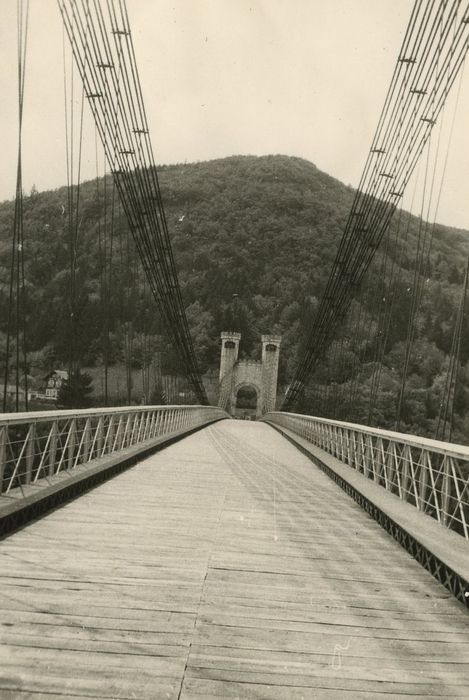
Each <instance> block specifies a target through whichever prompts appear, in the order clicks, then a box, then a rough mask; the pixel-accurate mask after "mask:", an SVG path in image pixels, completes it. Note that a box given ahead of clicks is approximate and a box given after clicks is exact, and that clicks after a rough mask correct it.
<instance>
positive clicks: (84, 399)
mask: <svg viewBox="0 0 469 700" xmlns="http://www.w3.org/2000/svg"><path fill="white" fill-rule="evenodd" d="M92 381H93V380H92V377H91V376H90V375H89V374H87V373H86V372H83V373H82V372H80V370H76V371H75V372H72V374H71V375H70V377H69V378H68V379H66V380H65V381H64V382H63V383H62V386H61V387H60V389H59V395H58V397H57V406H58V407H59V408H87V407H88V406H89V405H90V403H91V402H90V399H89V394H91V393H92V391H93V387H92V385H91V382H92Z"/></svg>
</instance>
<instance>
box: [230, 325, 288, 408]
mask: <svg viewBox="0 0 469 700" xmlns="http://www.w3.org/2000/svg"><path fill="white" fill-rule="evenodd" d="M240 340H241V334H240V333H234V332H223V333H222V334H221V357H220V395H219V401H218V405H219V406H221V407H222V408H224V409H225V410H226V411H228V413H231V415H233V416H239V417H244V418H246V417H251V416H262V415H263V414H264V413H267V412H268V411H273V410H274V409H275V399H276V396H277V375H278V358H279V351H280V343H281V340H282V339H281V337H280V336H278V335H263V336H261V341H262V359H261V360H238V353H239V342H240Z"/></svg>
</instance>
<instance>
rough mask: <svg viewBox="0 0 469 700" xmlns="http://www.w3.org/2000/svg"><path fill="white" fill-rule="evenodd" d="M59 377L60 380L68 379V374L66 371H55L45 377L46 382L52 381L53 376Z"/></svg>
mask: <svg viewBox="0 0 469 700" xmlns="http://www.w3.org/2000/svg"><path fill="white" fill-rule="evenodd" d="M54 375H55V376H56V377H59V378H60V379H68V372H67V370H66V369H53V370H52V372H49V373H48V374H46V376H45V377H44V380H47V379H50V378H51V377H53V376H54Z"/></svg>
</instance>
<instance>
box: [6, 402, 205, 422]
mask: <svg viewBox="0 0 469 700" xmlns="http://www.w3.org/2000/svg"><path fill="white" fill-rule="evenodd" d="M175 408H177V409H181V408H190V409H196V408H208V409H210V408H215V407H214V406H203V405H202V404H171V405H167V404H163V405H158V404H155V405H152V404H149V405H146V404H145V405H138V406H112V407H110V406H108V407H106V408H75V409H72V410H55V411H54V410H50V411H49V410H47V411H29V412H24V413H0V427H1V426H4V425H14V424H15V423H18V424H20V423H38V422H41V421H43V420H44V421H49V420H55V419H63V418H88V417H92V416H102V415H122V414H123V413H138V412H140V411H154V410H156V409H158V410H164V411H167V410H172V409H175Z"/></svg>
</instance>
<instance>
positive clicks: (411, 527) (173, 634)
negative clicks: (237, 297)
mask: <svg viewBox="0 0 469 700" xmlns="http://www.w3.org/2000/svg"><path fill="white" fill-rule="evenodd" d="M58 6H59V10H60V14H61V17H62V20H63V25H64V54H65V40H67V41H68V42H69V47H70V51H71V58H72V60H73V65H71V66H70V70H71V71H75V73H76V77H75V82H77V79H78V78H79V80H80V83H79V84H80V85H81V86H82V87H81V93H80V99H79V115H81V118H83V113H84V111H85V108H86V109H89V113H90V114H91V115H92V119H93V121H94V124H95V128H96V137H97V140H98V139H99V140H100V142H101V146H102V149H103V154H104V155H105V157H106V161H107V163H108V167H109V170H110V177H111V178H112V179H111V180H110V183H111V186H110V190H109V192H110V193H111V195H110V197H109V196H107V194H106V181H105V180H104V187H103V191H101V194H100V196H101V198H102V202H103V203H104V206H105V208H106V207H107V208H108V209H109V212H108V214H109V216H108V218H107V220H106V221H105V226H104V230H103V231H101V230H100V231H99V232H98V233H99V242H100V246H99V251H100V255H101V253H102V265H101V277H100V298H101V301H102V307H103V309H104V312H105V313H104V316H103V318H107V321H106V323H103V326H102V328H101V332H102V338H101V339H102V342H103V348H104V350H103V356H104V359H105V361H104V365H103V366H104V376H105V381H104V386H105V387H107V381H108V372H109V366H110V363H111V358H110V337H111V335H112V331H113V328H112V324H111V322H110V320H109V319H110V308H111V307H110V298H111V297H112V295H113V290H114V291H115V287H113V269H114V268H113V260H112V258H111V252H112V251H114V253H115V250H114V249H115V247H116V246H117V238H113V237H112V235H113V232H114V234H115V236H117V233H116V230H117V229H114V228H113V227H114V225H115V223H116V221H117V220H119V217H120V215H121V214H122V218H125V221H126V226H127V229H128V230H127V233H126V238H125V240H124V244H123V246H122V248H121V250H120V252H121V253H122V260H121V262H122V261H123V260H125V251H127V252H128V253H129V255H128V256H127V262H128V263H129V261H130V251H131V250H133V251H134V253H135V258H134V260H135V261H136V264H137V262H138V265H139V266H140V272H141V284H142V289H144V292H145V295H146V296H145V299H146V300H147V302H148V303H150V301H149V300H150V297H151V300H152V302H151V303H152V304H153V305H154V308H155V313H156V312H157V313H158V314H159V318H160V322H161V335H162V336H164V337H165V338H166V339H167V341H168V342H169V343H170V344H171V348H172V350H173V351H174V353H176V354H177V372H178V374H179V379H178V381H177V382H174V383H173V385H172V386H174V387H176V388H175V390H174V391H173V392H172V393H171V392H170V390H169V388H166V389H165V387H169V386H170V385H169V384H166V385H164V386H163V381H162V377H161V374H160V375H158V376H156V379H155V382H156V383H158V386H159V389H160V390H161V401H160V402H158V404H157V405H153V404H150V403H144V404H140V405H131V404H132V401H131V392H130V389H131V386H130V385H131V381H130V380H131V377H130V376H129V378H128V389H129V392H128V399H129V400H128V404H129V405H126V406H115V407H114V406H109V405H107V404H108V403H109V401H108V396H107V388H106V390H105V401H104V404H105V405H104V406H102V407H94V408H91V407H89V406H88V407H78V406H79V403H80V397H81V398H83V395H82V394H83V387H84V384H83V375H82V368H81V362H82V358H81V357H80V352H79V350H80V325H79V323H78V318H79V314H80V299H81V297H80V284H79V281H80V275H81V274H82V270H81V268H80V264H79V233H80V226H81V209H80V207H81V200H80V197H81V196H82V190H83V184H82V183H81V182H80V165H79V158H80V153H81V149H82V140H81V139H82V133H83V128H82V127H83V124H82V123H81V124H80V121H79V119H80V117H79V118H78V122H77V121H76V119H75V117H76V115H75V117H74V114H73V108H72V103H73V101H74V98H73V97H72V95H71V91H72V83H73V81H72V82H70V79H67V73H66V72H64V89H65V95H66V98H67V97H68V98H70V97H72V100H71V102H70V106H69V107H67V108H66V123H67V175H68V187H67V192H68V200H67V207H66V212H65V219H66V221H65V226H64V228H65V231H66V234H67V240H68V245H69V250H68V252H69V259H70V269H69V276H68V280H67V281H68V329H67V337H68V352H69V357H68V360H69V362H68V375H67V380H66V382H65V386H64V389H63V390H62V391H61V393H60V401H61V402H62V404H63V405H64V407H63V408H61V409H60V410H59V409H53V410H35V409H34V406H33V405H32V404H31V403H30V402H29V401H30V399H29V396H30V392H29V389H28V381H29V375H28V342H27V328H28V323H27V314H28V304H27V287H28V279H27V269H28V268H27V264H25V263H27V260H25V256H26V255H27V251H28V247H27V245H26V244H27V240H26V233H25V228H24V222H23V209H24V207H23V184H22V148H21V146H22V117H23V101H24V76H25V65H26V47H27V32H28V3H27V2H24V1H23V2H19V3H18V107H19V117H20V118H19V148H18V164H17V170H16V172H17V182H16V198H15V207H14V217H13V225H12V243H11V267H10V283H9V287H8V301H9V316H8V319H7V326H6V330H7V332H6V338H7V341H6V347H5V353H4V355H5V357H4V367H3V370H4V377H5V378H4V409H6V408H7V407H8V406H10V404H9V400H11V397H10V399H9V392H10V393H12V392H13V408H14V409H15V410H13V411H11V412H6V410H5V412H4V413H3V414H2V415H1V416H0V532H1V534H2V536H3V539H2V541H1V543H0V562H1V565H0V580H1V584H2V587H1V590H2V595H1V597H0V611H1V612H0V696H1V697H2V698H6V699H9V698H42V697H43V698H49V697H58V698H85V697H87V698H125V699H128V700H130V699H132V698H148V699H154V698H181V700H184V699H189V698H266V699H268V698H276V699H279V698H293V699H296V700H300V699H301V700H306V699H307V698H323V697H324V698H342V697H351V698H352V697H353V698H355V697H357V698H358V697H360V698H362V697H363V698H368V697H373V698H374V697H378V696H380V695H387V696H389V697H393V698H401V697H402V698H404V697H408V696H413V697H420V698H426V697H443V696H444V697H461V698H462V697H468V695H469V654H468V651H467V650H468V641H469V632H468V625H467V623H468V619H469V618H468V616H467V607H468V606H469V549H468V540H469V447H467V446H465V445H462V444H458V443H457V442H454V441H453V438H454V435H455V431H456V434H459V433H457V431H458V430H460V424H459V423H458V419H457V415H456V413H457V411H456V407H457V397H458V388H459V386H460V384H461V382H462V373H463V356H462V344H463V338H464V332H465V325H464V324H465V315H466V309H465V302H466V293H467V280H468V269H469V265H466V267H465V272H464V271H463V274H462V276H461V279H460V280H459V287H458V289H457V291H455V293H454V295H453V296H454V298H453V308H452V310H451V314H450V315H451V324H452V325H451V324H449V326H448V327H449V331H448V333H449V335H450V341H449V343H448V348H449V349H448V354H447V358H446V364H445V374H444V380H443V381H442V382H441V386H440V394H439V396H440V402H439V407H438V410H437V411H436V412H435V416H434V418H433V422H432V429H433V434H432V435H431V436H429V435H427V436H425V437H422V436H419V435H416V434H413V433H412V431H410V430H407V432H403V431H402V429H403V427H407V424H406V400H407V397H408V394H409V391H410V390H411V388H412V387H411V386H410V385H411V384H412V377H411V372H410V366H411V361H412V357H413V353H414V351H415V343H416V340H417V339H418V334H419V327H420V326H419V324H420V320H421V319H420V316H421V312H422V303H423V301H422V300H423V298H424V296H425V285H426V282H425V280H426V279H427V275H430V274H431V273H430V272H429V261H430V251H431V245H432V240H433V238H434V237H435V236H437V235H438V233H437V229H436V223H435V222H436V216H437V207H436V209H431V208H430V201H433V200H435V199H436V200H438V201H439V198H440V195H441V190H439V189H438V186H437V179H438V172H439V171H438V165H437V163H440V166H441V160H442V159H443V168H442V172H440V176H441V178H442V179H444V172H445V167H446V160H447V154H445V153H444V149H443V141H444V132H443V129H442V128H440V127H441V122H442V120H443V118H444V116H445V110H447V109H448V103H449V101H450V99H451V96H452V95H453V98H454V96H455V98H454V110H455V111H454V114H456V107H457V103H458V99H457V98H458V95H459V91H460V89H461V85H462V79H463V75H464V72H463V71H464V61H465V56H466V53H467V48H468V38H469V37H468V31H469V30H468V26H469V8H468V6H467V3H463V2H461V1H460V0H454V1H452V0H447V1H446V0H445V1H442V2H432V1H431V0H428V1H427V2H425V1H423V0H417V1H416V2H415V5H414V7H413V9H412V12H411V17H410V20H409V24H408V27H407V30H406V32H405V35H404V39H403V43H402V46H401V48H400V51H399V55H398V56H397V60H396V66H395V71H394V74H393V76H392V80H391V84H390V87H389V90H388V93H387V96H386V99H385V104H384V107H383V111H382V113H381V117H380V119H379V123H378V127H377V129H376V132H375V135H374V137H373V140H372V144H371V147H370V151H369V154H368V156H367V160H366V163H365V168H364V171H363V176H362V179H361V181H360V185H359V187H358V189H357V191H356V193H355V195H354V199H353V204H352V207H351V210H350V214H349V217H348V219H347V222H346V224H345V228H344V232H343V236H342V238H341V240H340V243H339V246H338V250H337V254H336V257H335V260H334V263H333V267H332V270H331V272H330V276H329V279H328V282H327V285H326V287H325V289H324V293H323V296H322V299H321V301H320V302H319V305H318V308H317V310H316V313H315V316H314V318H313V319H312V320H311V322H310V323H309V322H305V323H306V326H307V327H305V328H304V329H303V336H304V338H303V342H302V344H301V346H300V348H301V350H300V351H299V356H298V357H299V359H298V362H297V364H296V367H295V371H294V373H293V375H292V376H291V377H290V380H289V382H288V386H287V387H286V391H285V392H284V397H283V399H280V400H278V398H277V396H276V395H277V379H278V368H279V356H280V353H281V347H282V342H283V341H282V338H281V337H280V336H279V335H277V334H274V333H272V334H265V335H262V337H261V339H260V340H261V345H262V358H261V360H253V359H251V358H249V359H246V358H243V357H241V356H240V355H239V351H240V343H241V342H242V336H241V333H239V332H238V330H237V329H235V328H232V329H220V330H221V358H220V373H219V383H218V390H217V396H216V400H214V401H212V405H211V403H210V401H209V394H210V392H208V391H207V387H206V386H205V384H204V378H203V376H202V372H201V371H200V367H199V363H198V360H197V356H196V352H195V349H194V344H193V340H192V337H191V333H190V326H189V322H188V319H187V315H186V309H185V305H184V295H183V292H182V290H181V286H180V280H179V278H178V275H177V267H176V261H175V257H174V254H173V250H172V245H171V235H170V228H169V225H168V222H167V217H166V215H165V209H164V202H163V197H162V194H161V188H160V184H159V179H158V174H157V169H156V166H155V160H154V156H153V151H152V145H151V140H150V134H149V129H148V121H147V117H146V112H145V106H144V99H143V94H142V89H141V86H140V81H139V77H138V69H137V62H136V56H135V50H134V44H133V38H132V32H131V27H130V23H129V18H128V14H127V10H126V7H125V2H123V1H122V0H108V2H106V3H104V2H102V3H100V2H94V1H93V2H91V0H79V1H76V0H59V1H58ZM75 89H76V86H75ZM455 91H456V92H455ZM75 97H76V95H75ZM67 104H68V102H67V99H66V105H67ZM454 118H455V117H454V115H453V114H451V115H450V119H449V124H450V129H449V131H450V132H451V131H452V124H453V123H454ZM446 122H447V123H448V116H447V114H446ZM438 128H440V131H439V132H438V136H435V134H436V133H437V131H436V130H437V129H438ZM450 135H451V133H450ZM77 138H78V142H77V140H76V139H77ZM77 143H78V149H77ZM77 159H78V160H77ZM422 163H423V165H422ZM419 169H420V174H419V177H420V178H421V181H420V185H418V184H414V183H415V180H414V179H415V178H416V177H417V175H418V172H417V171H418V170H419ZM440 170H441V169H440ZM413 178H414V179H413ZM409 183H410V186H411V189H412V187H413V191H414V194H413V196H414V197H417V198H418V197H420V198H421V204H420V217H419V218H418V223H417V228H416V231H415V236H414V238H415V243H416V247H417V252H416V257H415V265H414V268H413V274H414V282H413V285H412V296H411V299H410V303H409V308H408V318H407V343H406V345H405V346H404V348H403V353H402V368H401V373H400V383H399V390H398V391H397V393H396V396H395V403H394V404H393V405H394V408H395V413H394V414H393V422H392V425H390V422H389V420H388V421H387V422H386V421H385V420H384V418H385V416H384V413H383V412H382V411H380V406H381V404H380V397H381V395H382V394H383V392H385V391H386V390H388V391H389V389H386V386H385V381H384V378H383V373H384V372H385V369H383V367H384V362H383V358H384V355H385V352H386V348H387V344H388V343H389V337H390V335H389V334H390V328H391V326H392V313H393V302H394V300H395V298H396V296H397V294H398V289H399V283H400V280H399V275H398V274H397V272H396V269H395V262H394V259H393V258H392V257H391V256H390V255H389V250H390V248H391V247H392V243H393V240H394V237H395V239H396V241H397V240H402V237H404V239H405V240H406V242H407V237H408V233H409V216H408V215H407V213H406V212H405V210H404V206H403V199H404V196H405V192H406V191H408V190H409ZM80 193H81V194H80ZM108 194H109V193H108ZM106 197H107V198H106ZM111 212H112V213H111ZM396 222H397V223H396ZM393 226H394V228H392V227H393ZM106 251H107V253H106ZM468 260H469V258H468ZM129 266H130V264H129ZM124 267H125V264H124ZM136 277H137V276H136ZM136 277H135V278H134V281H135V279H136ZM428 279H429V278H428ZM130 287H131V284H129V288H130ZM127 291H128V294H127V297H126V298H127V302H129V299H130V292H129V290H127ZM361 295H365V296H367V297H369V298H370V299H371V300H372V302H373V304H372V307H373V310H374V314H375V315H374V317H373V332H374V340H373V342H372V343H368V345H366V347H365V345H364V344H363V343H362V346H363V347H361V348H359V350H358V351H357V352H356V353H351V351H350V348H351V346H352V341H353V338H354V334H355V336H357V338H358V336H359V329H360V328H361V327H362V326H363V325H366V324H367V317H366V313H365V312H364V308H365V306H364V305H361V304H360V303H359V300H360V299H361V298H362V296H361ZM124 297H125V294H124ZM134 308H135V307H134ZM129 310H130V311H132V307H131V306H130V304H129V305H128V308H127V312H129ZM126 318H127V319H128V318H129V317H128V316H127V317H126ZM450 326H451V327H450ZM130 328H131V323H130V321H129V320H127V321H126V323H125V342H124V346H125V352H126V353H130V354H131V353H132V347H133V346H132V337H133V336H132V333H131V330H129V329H130ZM357 338H355V340H356V339H357ZM360 342H361V341H359V345H360ZM145 351H146V352H147V353H149V354H151V352H152V349H151V347H150V346H149V345H146V346H145ZM366 354H368V357H367V358H366V357H365V355H366ZM370 358H371V360H372V362H371V366H372V371H371V374H370V375H369V376H368V378H367V381H368V384H367V386H368V387H369V396H368V399H367V403H366V415H365V418H367V420H365V419H364V421H363V422H361V423H357V422H354V421H353V420H351V416H352V415H354V414H353V409H354V407H355V405H356V404H357V402H358V398H359V392H360V387H361V386H362V384H363V383H364V370H363V367H364V365H365V361H367V362H368V364H370ZM330 364H332V365H333V366H334V367H336V368H339V369H340V372H341V374H342V375H343V379H342V380H341V381H334V376H332V375H331V374H330V373H328V366H329V365H330ZM10 381H12V382H13V384H12V385H11V384H10V383H9V382H10ZM147 381H148V382H149V381H150V379H149V375H148V377H147ZM11 386H13V389H11ZM247 386H249V387H253V390H254V394H255V405H254V407H251V411H250V414H249V417H252V418H254V417H255V418H256V420H234V419H233V418H234V417H240V416H241V415H242V416H243V417H246V416H245V412H244V413H243V412H242V411H241V413H240V409H239V407H238V404H237V397H238V396H239V392H240V391H242V390H243V389H245V388H246V387H247ZM9 387H10V389H9ZM80 391H81V393H80ZM280 393H281V392H280ZM168 394H170V395H169V396H168ZM187 399H189V401H188V400H187ZM277 407H278V410H276V408H277ZM311 407H313V409H316V410H315V411H314V415H312V414H313V409H312V408H311ZM380 421H381V423H380Z"/></svg>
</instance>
